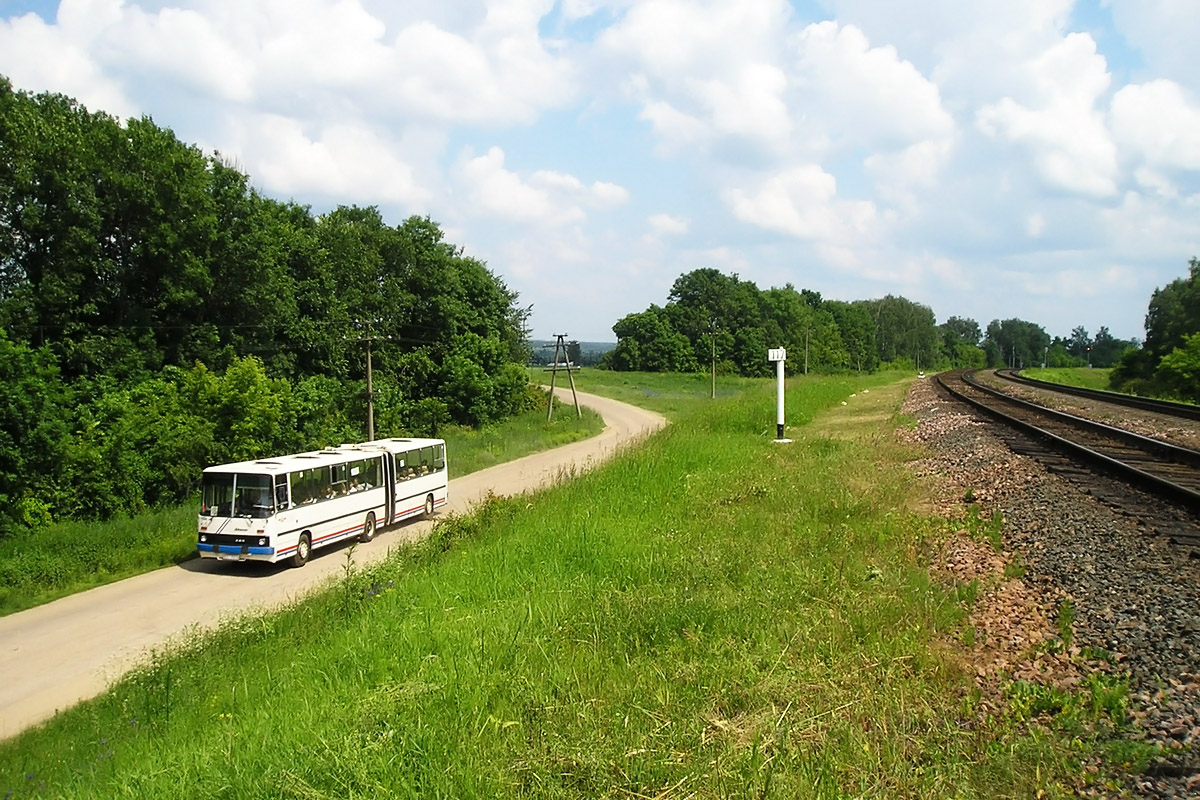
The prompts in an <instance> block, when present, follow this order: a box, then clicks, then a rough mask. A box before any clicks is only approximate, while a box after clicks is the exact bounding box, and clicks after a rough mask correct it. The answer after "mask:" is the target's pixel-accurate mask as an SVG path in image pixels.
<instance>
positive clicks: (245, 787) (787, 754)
mask: <svg viewBox="0 0 1200 800" xmlns="http://www.w3.org/2000/svg"><path fill="white" fill-rule="evenodd" d="M591 388H592V389H593V390H595V387H594V386H593V387H591ZM863 388H866V387H864V386H863V385H862V384H861V383H860V382H859V381H851V380H849V379H815V380H808V381H804V382H802V383H801V382H796V383H793V384H792V386H791V389H792V391H791V394H790V395H789V402H790V403H791V404H792V406H791V407H792V408H793V412H792V413H793V414H794V415H795V418H797V419H817V420H818V421H817V423H815V424H812V425H801V426H797V427H796V428H794V429H793V430H792V431H791V434H792V436H793V438H795V439H796V441H795V442H794V443H793V444H791V445H778V444H774V443H772V442H771V441H770V436H769V435H765V434H764V424H763V420H764V418H765V419H766V420H768V425H767V426H766V427H770V428H771V429H772V430H773V423H774V419H773V414H774V396H773V387H768V386H762V387H760V388H758V389H749V390H747V391H746V392H744V393H742V394H740V395H738V396H737V397H734V398H730V399H726V400H719V401H717V402H716V403H712V402H711V401H706V402H699V401H692V410H690V411H688V410H687V409H686V407H685V406H686V403H685V402H684V401H683V400H680V401H679V405H678V406H677V414H678V415H677V416H676V417H675V419H674V422H675V424H673V425H672V426H671V427H670V428H668V429H666V430H664V431H662V432H660V433H658V434H656V435H655V436H653V437H651V439H649V440H648V441H647V443H646V444H645V445H643V446H642V447H640V448H638V449H636V450H633V451H627V452H625V453H623V454H621V455H619V456H617V458H616V459H615V461H614V462H612V463H611V464H609V465H607V466H603V467H600V468H598V469H596V470H593V471H591V472H588V473H586V474H584V475H582V476H580V477H579V478H577V479H575V480H572V481H570V482H568V483H566V484H563V485H561V486H559V487H556V488H554V489H553V490H550V491H547V492H543V493H541V494H539V495H538V496H536V497H534V498H529V497H522V498H520V499H516V500H496V501H492V502H490V503H488V504H485V505H484V506H483V508H482V509H481V510H480V511H479V512H477V513H476V514H474V515H472V516H467V517H457V518H450V519H449V520H447V521H445V522H443V523H442V524H440V525H438V526H437V528H436V529H435V531H434V533H433V535H432V536H431V537H430V539H428V540H426V541H425V542H424V543H423V544H420V545H417V546H414V547H413V548H411V549H408V550H404V551H401V552H399V553H398V554H396V555H394V556H393V557H392V558H391V559H389V560H388V561H386V562H384V563H383V564H381V565H378V566H376V567H373V568H371V569H370V570H369V571H366V572H361V573H359V572H353V571H350V572H348V573H347V575H346V576H345V577H343V578H342V579H341V580H340V581H339V582H337V583H334V584H332V585H331V586H330V587H329V589H328V590H327V591H324V592H322V593H318V594H315V595H311V596H308V597H306V598H305V599H304V600H303V602H300V603H298V604H297V605H295V606H294V607H292V608H290V609H288V610H285V611H283V612H279V613H275V614H272V615H269V616H263V617H246V618H244V619H242V620H240V621H237V622H235V623H231V624H228V625H226V626H225V627H224V628H222V629H221V630H219V631H217V632H215V633H211V634H206V635H203V636H201V637H199V638H197V639H195V640H194V641H193V642H192V643H191V644H190V645H188V646H186V647H185V649H183V650H182V651H179V652H175V653H170V654H163V655H160V657H159V658H158V659H157V660H156V662H155V663H154V664H153V665H151V666H150V667H148V668H147V669H145V670H144V671H142V672H140V673H138V674H135V675H132V676H130V677H128V678H127V679H125V680H123V681H122V682H121V683H119V684H118V685H116V686H115V687H114V688H113V689H112V691H110V692H109V693H108V694H106V695H105V696H103V697H100V698H97V699H96V700H94V701H90V702H87V703H84V704H82V705H81V706H79V707H77V708H74V709H72V710H70V711H67V712H66V713H64V714H61V715H59V716H58V717H56V718H54V719H53V720H51V721H49V722H48V723H46V724H44V725H43V726H41V727H39V728H37V729H34V730H31V731H27V732H26V733H24V734H22V735H21V736H19V737H17V738H15V739H13V740H10V741H8V742H5V743H3V744H0V793H4V792H6V791H11V796H12V797H14V798H24V797H63V798H72V797H166V796H172V797H179V796H188V797H215V798H225V797H228V798H333V797H338V798H343V797H346V798H350V797H360V798H367V797H370V798H393V797H406V798H407V797H413V798H416V797H421V798H426V797H454V798H470V797H480V798H517V797H520V798H560V797H561V798H577V797H578V798H585V797H586V798H593V797H620V798H627V797H659V798H683V797H696V798H718V797H721V798H724V797H739V798H740V797H746V798H751V797H753V798H766V797H781V798H782V797H822V798H823V797H829V798H841V797H860V796H862V797H928V798H941V797H948V796H954V797H968V798H969V797H980V798H983V797H988V798H991V797H1035V796H1051V797H1053V796H1063V795H1065V794H1067V793H1068V792H1069V791H1070V790H1071V788H1072V787H1073V786H1074V785H1075V783H1076V781H1077V780H1078V779H1079V777H1080V774H1081V773H1082V772H1083V768H1082V766H1081V764H1082V763H1083V762H1084V760H1085V759H1087V758H1090V757H1091V756H1093V755H1094V754H1096V753H1098V752H1102V751H1103V748H1104V747H1105V746H1106V741H1107V740H1104V739H1097V738H1096V736H1094V735H1093V733H1092V732H1091V729H1088V728H1084V729H1082V730H1077V729H1072V730H1071V731H1070V732H1065V731H1060V730H1058V729H1056V728H1054V727H1053V726H1047V725H1043V724H1041V723H1042V720H1044V719H1045V718H1046V716H1047V715H1051V716H1052V715H1053V714H1054V713H1055V708H1063V707H1065V706H1064V705H1063V704H1062V703H1059V704H1058V705H1057V706H1054V707H1046V706H1047V703H1045V702H1043V701H1041V700H1040V699H1039V698H1037V697H1034V698H1032V699H1030V700H1029V701H1028V702H1024V701H1022V703H1021V704H1020V706H1019V708H1020V711H1021V715H1020V716H1018V715H1016V714H1013V713H1001V714H999V716H996V715H991V716H983V715H982V714H981V713H980V712H979V711H978V709H977V704H978V698H977V696H976V695H975V694H974V681H973V672H971V671H969V670H966V669H963V668H961V667H959V666H958V660H957V657H956V656H955V655H954V654H953V653H951V652H949V646H950V645H949V644H948V643H949V642H950V641H951V640H952V639H953V638H954V637H955V636H956V635H957V632H958V630H959V628H960V626H961V623H962V621H963V602H962V601H961V600H960V599H958V595H959V593H958V592H957V591H956V590H955V588H954V587H942V586H940V585H938V584H937V583H935V582H933V581H932V579H931V578H930V576H929V573H928V571H927V569H926V564H925V561H924V558H923V555H922V554H924V553H927V552H929V545H930V542H931V541H932V540H934V539H936V538H937V537H938V536H940V535H942V532H943V531H944V530H945V529H946V527H947V525H946V523H945V521H942V520H935V519H928V518H924V517H921V516H919V515H917V514H915V513H913V512H910V511H907V510H906V509H908V508H911V507H914V506H915V505H916V503H915V502H914V501H915V495H916V494H917V492H918V490H917V489H916V484H915V482H914V479H913V478H911V477H910V476H909V474H908V473H907V472H906V471H904V470H903V469H901V467H900V463H901V462H902V461H904V460H905V459H906V458H909V457H911V453H910V452H909V451H907V450H906V449H904V448H900V447H897V446H896V445H895V444H894V438H893V436H892V430H893V429H894V427H895V426H896V424H897V420H896V417H895V413H894V412H895V408H896V407H897V406H898V405H899V402H900V399H901V397H902V392H903V388H904V386H903V385H902V384H896V385H893V386H891V387H884V386H879V385H876V386H874V387H870V389H871V391H870V392H863V391H862V390H863ZM851 394H855V395H856V396H854V397H851ZM672 402H674V401H672ZM843 403H845V405H843ZM1094 688H1095V689H1096V692H1097V699H1096V700H1095V701H1094V703H1093V706H1094V707H1097V708H1109V707H1111V706H1114V705H1116V704H1119V702H1120V698H1119V697H1116V696H1113V691H1115V690H1113V691H1109V687H1106V686H1100V687H1094ZM1056 702H1057V700H1056Z"/></svg>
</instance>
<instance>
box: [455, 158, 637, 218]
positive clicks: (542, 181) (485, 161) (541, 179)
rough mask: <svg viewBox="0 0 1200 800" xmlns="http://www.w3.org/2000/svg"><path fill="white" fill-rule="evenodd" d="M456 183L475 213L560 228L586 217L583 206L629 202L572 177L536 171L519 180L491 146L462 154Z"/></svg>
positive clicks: (622, 193)
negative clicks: (484, 149)
mask: <svg viewBox="0 0 1200 800" xmlns="http://www.w3.org/2000/svg"><path fill="white" fill-rule="evenodd" d="M457 177H458V180H459V182H460V183H461V184H462V185H463V186H464V187H465V190H466V192H467V196H468V197H469V199H470V201H471V203H472V205H473V206H474V207H475V208H476V209H477V210H478V212H480V213H483V214H486V215H488V216H491V217H495V218H499V219H505V220H509V221H512V222H521V223H527V224H540V225H549V226H562V225H568V224H574V223H580V222H583V221H584V220H585V219H587V214H586V212H585V211H584V207H588V208H593V209H599V210H607V209H611V208H613V207H615V206H617V205H621V204H623V203H625V202H627V201H628V199H629V194H628V192H627V191H626V190H625V189H624V188H622V187H620V186H617V185H616V184H613V183H606V182H603V181H596V182H593V183H592V184H591V185H590V186H588V185H585V184H584V183H583V182H582V181H580V180H579V179H578V178H576V177H575V176H573V175H567V174H563V173H560V172H553V171H550V170H538V171H536V172H534V173H533V174H532V175H530V176H529V178H528V179H523V178H522V177H521V176H520V175H518V174H517V173H515V172H512V171H510V170H508V169H505V167H504V151H503V150H501V149H500V148H499V147H492V148H491V149H489V150H488V152H487V153H485V154H484V155H481V156H474V157H472V156H471V155H470V154H467V155H466V156H465V157H464V158H463V160H462V161H461V162H460V164H459V166H458V169H457Z"/></svg>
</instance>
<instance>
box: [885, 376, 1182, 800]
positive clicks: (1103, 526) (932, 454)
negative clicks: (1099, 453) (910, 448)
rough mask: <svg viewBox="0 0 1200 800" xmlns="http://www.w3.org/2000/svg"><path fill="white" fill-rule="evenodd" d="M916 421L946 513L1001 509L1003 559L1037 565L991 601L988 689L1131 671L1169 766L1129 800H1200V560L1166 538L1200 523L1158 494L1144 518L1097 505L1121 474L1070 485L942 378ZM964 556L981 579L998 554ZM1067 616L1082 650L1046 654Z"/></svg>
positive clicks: (1139, 717) (1130, 790)
mask: <svg viewBox="0 0 1200 800" xmlns="http://www.w3.org/2000/svg"><path fill="white" fill-rule="evenodd" d="M903 411H904V412H905V413H907V414H910V415H912V416H914V417H915V418H916V419H917V423H918V424H917V427H916V428H915V429H914V430H912V431H908V432H906V434H905V435H906V436H907V437H908V438H909V439H911V440H914V441H916V442H919V443H921V444H922V445H923V446H924V447H925V448H926V451H927V452H928V453H929V455H928V457H926V458H923V459H922V460H920V461H917V462H914V464H913V467H914V468H915V469H916V471H917V472H918V473H919V474H921V475H925V476H929V477H931V478H933V479H935V480H936V481H937V484H938V486H939V489H938V497H939V501H938V505H939V508H938V509H937V511H938V512H939V513H943V514H945V515H947V516H949V517H951V518H962V517H963V516H964V514H965V512H966V507H967V503H966V501H967V500H970V501H971V503H972V504H974V505H975V506H976V507H977V510H978V511H979V513H980V515H981V516H984V517H988V516H990V515H991V514H992V513H993V512H999V514H1001V515H1002V517H1003V525H1002V528H1001V531H1002V537H1003V553H1002V554H1001V555H1002V556H1003V560H1004V561H1007V562H1008V563H1010V564H1014V565H1020V567H1021V568H1023V572H1024V574H1023V576H1022V577H1020V578H1013V579H1010V580H1000V581H996V582H995V583H996V584H998V585H996V586H995V587H994V588H993V589H992V590H991V591H990V592H989V593H988V594H987V595H986V596H984V597H981V598H980V600H979V602H978V603H977V613H976V614H975V615H973V618H972V624H974V625H975V626H976V627H977V628H979V629H980V631H981V633H982V634H983V636H981V637H980V638H981V639H982V640H983V642H982V643H980V644H976V645H974V647H973V651H974V652H973V659H974V660H975V662H976V664H977V665H978V670H979V673H978V674H979V679H978V682H979V683H980V685H981V686H983V687H986V686H987V685H988V684H989V683H992V684H994V683H995V682H996V681H998V680H1001V679H1002V678H1005V677H1006V678H1008V679H1011V678H1018V679H1020V678H1025V679H1032V680H1040V681H1042V682H1049V683H1052V684H1054V685H1059V686H1062V687H1064V688H1071V687H1073V686H1074V685H1076V684H1077V683H1078V682H1079V680H1081V678H1082V677H1083V676H1084V675H1085V674H1086V673H1087V672H1089V671H1093V670H1101V671H1107V672H1114V673H1117V674H1128V675H1129V677H1130V680H1131V683H1132V686H1133V696H1132V698H1131V706H1132V711H1131V717H1132V719H1131V720H1130V721H1131V722H1132V723H1133V727H1132V731H1131V733H1130V734H1129V735H1130V736H1132V737H1141V738H1145V739H1147V740H1148V741H1151V742H1154V743H1157V744H1159V745H1160V746H1161V747H1162V748H1163V751H1164V757H1163V758H1161V759H1159V760H1157V761H1156V762H1155V763H1154V765H1153V766H1152V767H1151V769H1150V771H1149V772H1148V773H1147V774H1145V775H1138V776H1133V777H1131V778H1130V781H1129V785H1128V786H1127V787H1125V789H1124V790H1123V791H1122V794H1121V796H1136V797H1148V798H1179V797H1200V677H1198V676H1200V602H1198V601H1200V591H1198V588H1200V561H1198V560H1197V558H1196V554H1195V553H1194V552H1193V550H1192V549H1191V548H1187V547H1181V546H1179V545H1173V544H1171V543H1170V541H1168V540H1167V539H1166V538H1165V537H1163V536H1160V535H1156V534H1155V531H1156V530H1159V529H1160V528H1162V527H1164V526H1165V527H1168V528H1174V529H1177V528H1178V527H1179V526H1181V525H1183V526H1192V527H1195V521H1194V520H1192V519H1190V518H1188V517H1187V515H1186V514H1183V513H1182V512H1179V511H1176V510H1174V509H1171V508H1169V507H1167V505H1166V504H1165V503H1164V502H1163V501H1161V500H1158V499H1155V498H1151V497H1148V496H1147V497H1146V498H1145V500H1144V502H1142V503H1139V504H1137V506H1136V507H1132V508H1131V507H1125V508H1119V509H1118V508H1113V507H1110V506H1108V505H1106V504H1105V503H1104V502H1102V501H1101V500H1099V499H1097V497H1104V496H1115V495H1117V494H1120V493H1119V492H1114V493H1107V494H1106V492H1105V491H1104V487H1103V485H1102V484H1103V483H1104V482H1105V481H1107V480H1108V479H1107V478H1102V477H1095V478H1090V477H1089V478H1085V479H1082V480H1080V479H1078V478H1073V479H1068V478H1063V477H1059V476H1057V475H1054V474H1051V473H1048V472H1047V471H1046V470H1045V469H1043V468H1042V467H1041V466H1040V465H1039V464H1038V463H1036V462H1035V461H1033V460H1032V459H1030V458H1027V457H1025V456H1020V455H1016V454H1014V453H1013V452H1012V451H1011V450H1009V448H1008V447H1007V445H1005V444H1004V441H1003V440H1002V438H1001V437H1000V436H998V435H996V431H997V428H996V423H993V422H991V421H984V420H982V419H980V418H977V417H975V416H973V415H972V414H971V413H970V411H969V410H967V409H966V408H965V407H964V406H961V405H959V404H957V403H956V402H955V401H953V400H951V399H950V398H949V397H948V396H945V395H943V394H941V393H940V392H939V391H938V390H937V388H936V385H935V380H934V379H925V380H920V381H918V382H916V383H915V384H914V385H913V387H912V389H911V391H910V393H909V396H908V399H907V401H906V402H905V405H904V408H903ZM1164 424H1166V423H1164ZM1006 435H1007V434H1006ZM1093 495H1095V496H1093ZM1164 521H1165V523H1164ZM964 547H965V548H970V547H971V545H970V544H969V543H962V542H959V543H957V544H955V545H953V547H952V548H951V549H950V552H951V555H950V556H948V557H946V556H943V557H942V558H941V559H939V560H940V561H941V562H942V563H939V564H936V565H935V567H936V568H939V569H943V570H945V571H947V572H948V573H950V574H951V575H952V576H954V577H955V578H956V579H959V580H963V579H966V580H971V579H973V575H972V570H979V569H980V568H981V567H980V566H979V565H980V564H981V563H982V562H983V560H986V558H987V555H986V554H980V553H978V552H977V553H976V554H975V555H973V556H971V555H964V554H963V553H962V549H963V548H964ZM984 549H990V548H984ZM977 550H978V548H977ZM988 568H990V569H991V570H992V571H993V574H995V570H996V569H997V567H996V566H995V565H991V566H990V567H988ZM999 569H1003V567H999ZM1020 571H1021V570H1019V569H1018V570H1010V572H1014V573H1018V572H1020ZM1064 608H1070V609H1071V610H1072V611H1073V623H1072V625H1071V630H1072V633H1073V636H1072V640H1071V643H1070V645H1071V646H1070V647H1069V648H1068V649H1067V650H1066V651H1065V652H1061V653H1057V654H1056V653H1053V652H1047V651H1046V648H1042V647H1039V645H1041V644H1044V643H1045V641H1047V640H1049V639H1053V638H1054V637H1055V636H1056V634H1057V631H1056V628H1055V620H1056V617H1057V615H1058V614H1059V613H1062V609H1064Z"/></svg>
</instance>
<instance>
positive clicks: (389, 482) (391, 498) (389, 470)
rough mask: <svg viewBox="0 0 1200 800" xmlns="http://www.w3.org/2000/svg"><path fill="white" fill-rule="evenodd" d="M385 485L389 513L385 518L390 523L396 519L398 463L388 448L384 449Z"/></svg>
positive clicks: (385, 501) (385, 499)
mask: <svg viewBox="0 0 1200 800" xmlns="http://www.w3.org/2000/svg"><path fill="white" fill-rule="evenodd" d="M383 485H384V487H386V493H385V494H384V500H383V502H384V505H385V507H386V514H387V516H385V517H384V519H386V520H387V522H388V524H389V525H390V524H392V522H393V521H394V520H395V519H396V464H395V461H394V460H393V458H392V454H391V452H390V451H388V450H384V451H383Z"/></svg>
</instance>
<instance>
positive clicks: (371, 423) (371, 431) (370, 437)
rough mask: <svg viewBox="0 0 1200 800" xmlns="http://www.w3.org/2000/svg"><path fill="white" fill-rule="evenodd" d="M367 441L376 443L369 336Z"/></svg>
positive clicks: (368, 340) (369, 341)
mask: <svg viewBox="0 0 1200 800" xmlns="http://www.w3.org/2000/svg"><path fill="white" fill-rule="evenodd" d="M368 333H369V331H368ZM367 441H368V442H373V441H375V392H374V390H373V389H372V388H371V337H370V336H369V335H368V336H367Z"/></svg>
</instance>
